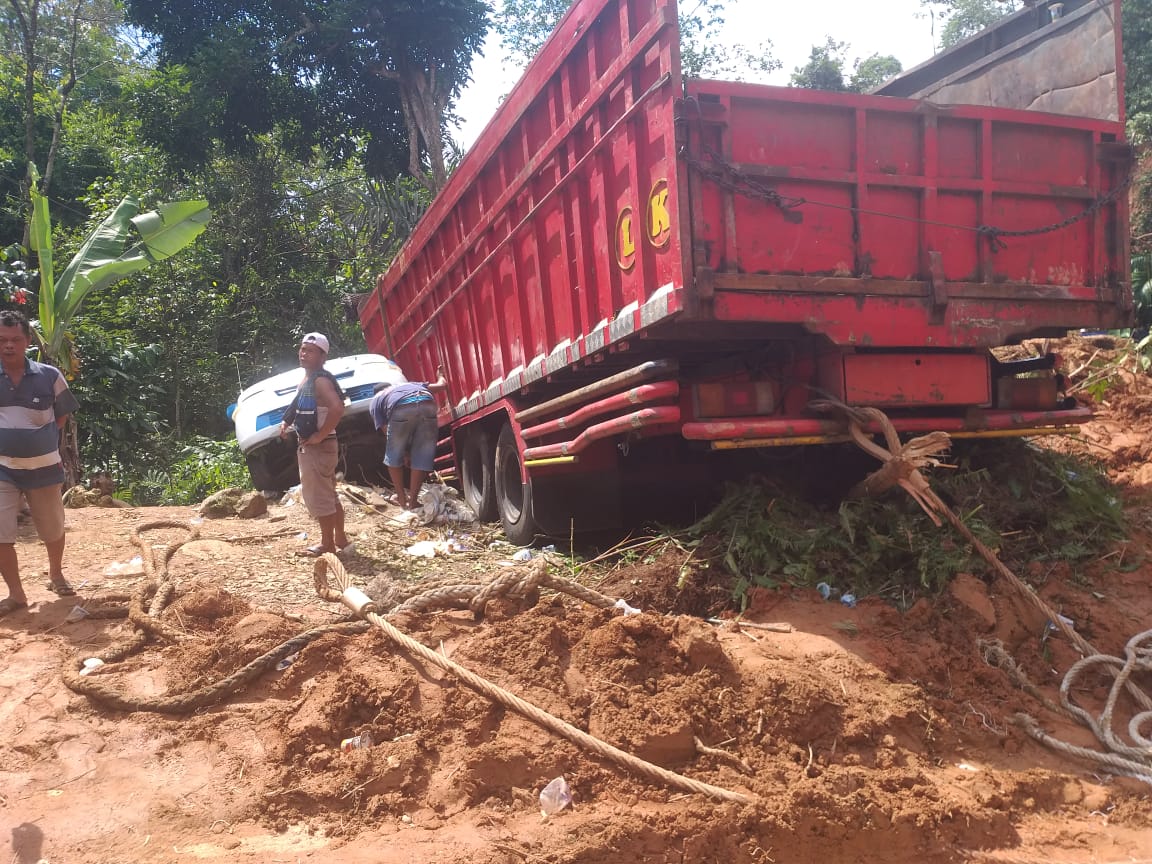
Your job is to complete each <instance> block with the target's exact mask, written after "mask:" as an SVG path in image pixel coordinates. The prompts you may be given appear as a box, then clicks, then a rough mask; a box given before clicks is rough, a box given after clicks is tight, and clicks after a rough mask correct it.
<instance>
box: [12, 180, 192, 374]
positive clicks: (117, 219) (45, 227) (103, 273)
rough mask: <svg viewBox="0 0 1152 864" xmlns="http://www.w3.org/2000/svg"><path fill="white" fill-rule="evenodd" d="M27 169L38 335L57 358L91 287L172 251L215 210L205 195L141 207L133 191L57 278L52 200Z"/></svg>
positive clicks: (183, 244)
mask: <svg viewBox="0 0 1152 864" xmlns="http://www.w3.org/2000/svg"><path fill="white" fill-rule="evenodd" d="M29 171H30V172H31V176H32V177H33V183H32V231H31V238H32V246H33V249H34V250H35V251H36V254H37V256H38V258H39V261H40V286H41V287H40V308H39V314H40V321H39V331H40V332H39V335H40V341H41V344H42V346H43V348H44V351H45V353H46V354H47V356H48V357H49V358H57V357H58V356H59V355H60V353H61V348H62V347H63V345H64V343H65V340H66V339H67V331H68V326H69V324H70V323H71V321H72V319H73V318H74V317H75V316H76V315H77V314H78V313H79V312H80V308H81V306H82V305H83V303H84V299H85V298H86V297H87V296H88V294H89V293H91V292H92V291H96V290H98V289H100V288H103V287H105V286H107V285H111V284H113V283H115V282H119V281H120V280H121V279H123V278H125V277H126V276H129V275H131V274H132V273H135V272H136V271H137V270H142V269H143V268H145V267H147V266H148V265H149V264H154V263H156V262H157V261H163V260H165V259H166V258H170V257H172V256H173V255H175V254H176V253H177V252H179V251H180V250H182V249H184V248H185V247H187V246H188V245H189V244H191V243H192V242H193V241H194V240H195V239H196V238H197V237H199V236H200V234H201V233H202V232H203V231H204V229H205V228H206V227H207V226H208V220H209V219H211V218H212V211H211V210H210V209H209V208H208V202H207V201H175V202H171V203H168V204H161V205H160V206H159V207H157V208H156V209H155V210H152V211H149V212H147V213H140V202H139V201H138V200H136V199H135V198H133V197H132V196H130V195H129V196H127V197H125V198H124V199H123V200H122V201H121V202H120V203H119V204H118V205H117V206H116V208H115V209H114V210H113V211H112V212H111V213H109V214H108V216H107V217H106V218H105V219H104V221H103V222H101V223H100V225H99V226H98V227H97V228H96V230H95V231H93V232H92V233H91V234H90V235H89V236H88V237H87V238H86V239H85V240H84V242H83V244H81V246H80V249H79V251H78V252H77V253H76V254H75V255H74V256H73V257H72V260H71V262H69V264H68V266H67V268H65V270H64V272H63V273H61V274H60V278H59V279H57V280H53V261H52V257H53V252H52V229H51V220H50V218H49V214H48V201H47V199H46V198H44V196H43V195H41V194H40V193H39V192H38V191H36V183H35V178H36V174H35V168H34V167H33V166H29ZM134 235H135V242H133V238H134ZM129 244H131V245H129Z"/></svg>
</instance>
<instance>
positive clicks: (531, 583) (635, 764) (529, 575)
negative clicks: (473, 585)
mask: <svg viewBox="0 0 1152 864" xmlns="http://www.w3.org/2000/svg"><path fill="white" fill-rule="evenodd" d="M329 572H331V575H332V580H333V581H334V582H335V583H336V585H337V588H333V587H331V585H329V582H328V575H329ZM312 576H313V581H314V582H315V584H316V593H317V594H318V595H319V596H320V597H321V598H322V599H324V600H327V601H329V602H332V603H343V604H344V605H345V606H347V607H348V608H349V609H351V610H352V611H353V612H354V613H355V614H356V615H358V616H361V617H363V618H365V619H366V620H367V621H369V622H370V623H371V624H372V626H373V627H376V628H377V629H379V630H380V631H382V632H383V633H384V634H385V635H386V636H387V637H388V638H389V639H391V640H392V641H393V642H394V643H396V644H397V645H399V646H400V647H402V648H404V649H405V650H406V651H408V652H409V653H410V654H413V655H416V656H418V657H420V658H421V659H422V660H424V661H425V662H426V663H429V664H431V665H432V666H435V667H437V668H438V669H442V670H443V671H445V672H448V673H450V674H452V675H454V676H456V678H458V679H459V680H460V681H462V682H463V683H464V684H465V685H467V686H468V687H470V688H471V689H473V690H475V691H476V692H477V693H480V694H482V695H483V696H486V697H487V698H489V699H491V700H492V701H493V702H496V703H498V704H500V705H503V706H504V707H505V708H510V709H511V710H513V711H515V712H516V713H518V714H520V715H521V716H522V717H525V718H527V719H528V720H531V721H532V722H533V723H535V724H536V725H538V726H540V727H542V728H544V729H547V730H548V731H550V732H552V733H554V734H556V735H558V736H560V737H561V738H564V739H565V740H566V741H569V742H571V743H573V744H575V745H577V746H578V747H582V748H583V749H585V750H587V751H589V752H591V753H594V754H595V755H597V756H600V757H601V758H603V759H606V760H608V761H609V762H612V763H614V764H616V765H619V766H621V767H623V768H627V769H628V770H630V771H632V772H634V773H636V774H639V775H640V776H642V777H646V778H648V779H649V780H652V781H655V782H657V783H663V784H665V785H667V786H671V787H672V788H674V789H682V790H684V791H685V792H693V793H696V794H699V795H707V796H708V797H710V798H714V799H717V800H719V801H734V802H737V803H740V804H747V803H750V802H751V801H752V799H751V798H750V797H749V796H747V795H744V794H741V793H739V792H733V791H731V790H728V789H723V788H721V787H719V786H712V785H710V784H708V783H701V782H700V781H699V780H693V779H691V778H690V777H685V776H684V775H682V774H677V773H676V772H674V771H668V770H667V769H665V768H661V767H660V766H658V765H653V764H652V763H651V762H647V761H645V760H643V759H640V758H639V757H637V756H633V755H632V754H631V753H627V752H625V751H623V750H621V749H619V748H618V747H613V746H612V745H611V744H608V743H605V742H604V741H601V740H600V739H598V738H595V737H593V736H592V735H589V734H588V733H587V732H584V731H583V730H581V729H578V728H576V727H575V726H573V725H572V724H570V723H566V722H565V721H563V720H561V719H559V718H558V717H554V716H553V715H551V714H549V713H547V712H546V711H542V710H541V709H539V708H537V707H536V706H535V705H532V704H531V703H530V702H527V701H525V700H523V699H521V698H520V697H519V696H516V695H514V694H512V693H510V692H508V691H507V690H504V689H503V688H501V687H497V686H496V685H495V684H492V683H491V682H489V681H487V680H485V679H484V678H481V677H480V676H479V675H477V674H475V673H474V672H471V671H470V670H468V669H466V668H464V667H463V666H461V665H460V664H458V663H455V662H453V661H452V660H449V659H448V658H447V657H444V656H443V655H441V654H438V653H436V652H435V651H433V650H432V649H431V648H428V647H427V646H425V645H423V644H422V643H420V642H418V641H416V640H415V639H413V638H411V637H410V636H407V635H406V634H404V633H402V632H400V631H399V630H397V629H396V628H395V627H393V626H392V625H391V624H389V623H388V621H387V620H385V619H384V618H383V617H381V616H380V614H379V610H378V607H377V605H376V604H375V603H374V602H373V600H372V598H370V597H369V596H368V595H367V594H365V593H364V592H363V591H361V590H360V589H359V588H356V587H355V586H353V585H352V583H351V580H350V579H349V578H348V574H347V572H346V571H345V569H344V565H343V564H342V563H341V562H340V559H339V558H337V557H336V556H335V555H332V554H330V553H325V554H323V555H321V556H320V557H319V558H317V559H316V563H315V565H314V567H313V570H312ZM577 584H578V583H575V582H571V580H568V579H563V578H562V577H556V576H552V575H550V574H549V573H548V565H547V563H546V562H544V561H542V560H538V561H536V562H534V564H533V565H532V566H531V567H529V568H526V570H525V571H524V572H523V573H519V572H510V573H509V574H507V575H506V578H504V577H502V578H500V579H496V580H494V581H493V582H491V583H489V584H488V585H486V586H484V587H483V588H482V589H481V590H480V591H477V592H475V595H474V597H473V599H472V601H471V603H470V605H471V606H472V608H473V610H474V611H476V609H482V608H483V605H484V604H485V603H487V602H488V601H489V600H491V599H493V598H494V597H495V596H498V595H499V594H500V593H501V592H504V593H507V594H509V595H514V594H516V593H521V594H522V593H524V592H527V591H529V590H532V589H533V588H535V587H537V586H545V587H550V588H556V589H557V590H564V591H566V592H567V593H572V594H574V595H578V593H582V592H586V591H589V590H590V589H584V588H583V587H582V586H581V588H580V589H576V588H575V587H574V586H576V585H577ZM592 593H595V592H592ZM460 594H461V595H462V594H463V592H460ZM442 596H447V594H445V595H442ZM598 596H601V597H602V596H603V595H598ZM451 599H452V600H454V601H456V600H462V599H463V597H462V596H458V595H457V594H455V593H453V594H452V595H451ZM603 600H604V601H608V605H614V602H613V601H610V600H609V598H606V597H604V598H603ZM596 605H601V606H602V605H603V604H602V602H597V604H596Z"/></svg>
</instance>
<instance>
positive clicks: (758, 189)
mask: <svg viewBox="0 0 1152 864" xmlns="http://www.w3.org/2000/svg"><path fill="white" fill-rule="evenodd" d="M705 151H706V152H707V154H708V157H709V161H707V162H705V161H704V160H702V159H699V158H697V157H696V156H694V155H693V154H692V153H690V152H689V151H688V148H687V147H683V148H681V150H680V156H681V158H683V159H684V161H685V162H686V163H687V164H688V167H690V168H692V169H694V170H695V171H697V172H698V173H699V174H700V175H702V176H704V177H707V178H708V179H709V180H712V181H713V182H714V183H716V185H717V186H719V187H721V188H722V189H727V190H728V191H730V192H735V193H736V194H738V195H743V196H745V197H746V198H752V199H756V200H760V201H764V202H766V203H768V204H771V205H772V206H774V207H778V208H780V210H781V212H782V213H783V214H784V218H785V219H786V220H787V221H788V222H792V223H794V224H795V223H799V222H800V221H801V220H802V219H803V216H802V214H801V213H799V212H798V210H797V208H799V207H800V206H802V205H804V204H810V205H812V206H814V207H828V208H831V209H834V210H849V211H851V212H853V213H863V214H867V215H872V216H883V217H886V218H889V219H902V220H904V221H907V222H916V223H918V224H921V225H937V226H939V227H942V228H952V229H955V230H959V231H974V232H975V233H977V234H979V235H980V236H982V237H986V238H987V239H988V242H989V244H990V245H991V248H992V251H993V252H998V251H1000V250H1001V249H1006V248H1007V246H1008V244H1007V243H1005V242H1004V240H1003V239H1002V238H1004V237H1030V236H1033V235H1037V234H1048V233H1051V232H1053V231H1060V230H1062V229H1064V228H1068V227H1069V226H1071V225H1075V224H1076V223H1077V222H1081V221H1083V220H1084V219H1087V218H1088V217H1089V216H1093V215H1095V214H1096V213H1098V212H1100V210H1101V209H1103V208H1104V207H1106V206H1108V205H1109V204H1112V203H1113V202H1114V201H1116V200H1117V199H1118V198H1119V197H1120V195H1121V194H1122V193H1123V192H1124V191H1125V190H1127V189H1128V187H1129V186H1131V185H1132V180H1133V173H1132V172H1129V173H1128V174H1126V175H1125V177H1124V179H1123V180H1122V181H1121V182H1120V183H1119V184H1118V185H1117V186H1116V187H1115V188H1113V189H1112V190H1111V191H1110V192H1108V193H1107V194H1106V195H1102V196H1100V197H1099V198H1096V199H1095V200H1093V201H1092V203H1091V204H1089V205H1088V206H1087V207H1085V208H1084V209H1083V210H1082V211H1080V212H1079V213H1076V214H1075V215H1073V216H1069V217H1068V218H1067V219H1063V220H1061V221H1059V222H1053V223H1052V224H1051V225H1041V226H1040V227H1037V228H1024V229H1016V230H1013V229H1007V228H998V227H996V226H995V225H977V226H975V227H973V226H972V225H959V224H955V223H951V222H938V221H935V220H931V219H917V218H916V217H914V216H900V215H898V214H896V213H883V212H880V211H877V210H865V209H863V208H860V207H855V206H852V205H841V204H831V203H829V202H826V201H810V200H809V199H807V198H796V197H792V196H787V195H781V194H780V193H779V192H778V191H777V190H776V189H774V188H772V187H771V186H768V185H767V184H765V183H764V182H762V181H761V180H760V179H759V178H756V177H753V176H751V175H749V174H748V173H746V172H744V171H742V170H741V169H740V167H739V166H737V165H735V164H733V163H731V162H729V161H728V160H726V159H725V158H724V157H723V156H721V155H720V154H719V153H717V152H715V151H714V150H712V149H711V148H709V147H705Z"/></svg>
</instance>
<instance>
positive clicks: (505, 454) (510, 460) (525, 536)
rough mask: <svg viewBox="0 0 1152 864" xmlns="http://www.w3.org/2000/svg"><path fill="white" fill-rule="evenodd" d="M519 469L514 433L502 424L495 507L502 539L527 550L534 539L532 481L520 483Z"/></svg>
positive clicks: (496, 465)
mask: <svg viewBox="0 0 1152 864" xmlns="http://www.w3.org/2000/svg"><path fill="white" fill-rule="evenodd" d="M521 467H522V466H521V462H520V448H519V447H518V446H517V444H516V433H515V432H513V431H512V427H511V426H510V425H508V424H505V425H504V428H503V429H501V430H500V437H499V438H497V439H496V459H495V474H496V478H495V479H496V484H495V485H496V503H497V508H498V509H499V511H500V523H501V524H502V525H503V527H504V535H505V536H506V537H507V538H508V539H509V540H511V541H512V542H513V543H515V544H516V545H517V546H527V545H528V544H530V543H531V542H532V541H533V540H535V539H536V520H535V519H533V518H532V481H531V480H529V481H528V482H527V483H524V482H522V481H521V475H522V472H521Z"/></svg>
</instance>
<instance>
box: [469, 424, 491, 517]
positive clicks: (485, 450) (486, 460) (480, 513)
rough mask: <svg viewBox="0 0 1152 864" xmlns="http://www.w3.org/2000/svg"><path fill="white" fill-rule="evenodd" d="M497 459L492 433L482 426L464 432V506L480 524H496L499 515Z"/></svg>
mask: <svg viewBox="0 0 1152 864" xmlns="http://www.w3.org/2000/svg"><path fill="white" fill-rule="evenodd" d="M495 460H496V453H495V450H494V449H493V447H492V436H491V434H490V433H489V432H488V431H487V430H486V429H482V428H480V427H477V428H475V429H465V430H464V434H463V441H462V442H461V444H460V488H461V490H462V491H463V493H464V501H465V503H466V504H467V505H468V506H469V507H471V508H472V511H473V512H474V513H475V514H476V518H477V519H479V520H480V521H481V522H495V521H496V520H497V519H498V518H499V516H500V511H499V510H498V508H497V507H496V480H495V477H494V476H493V475H494V474H495V468H496V466H495Z"/></svg>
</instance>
